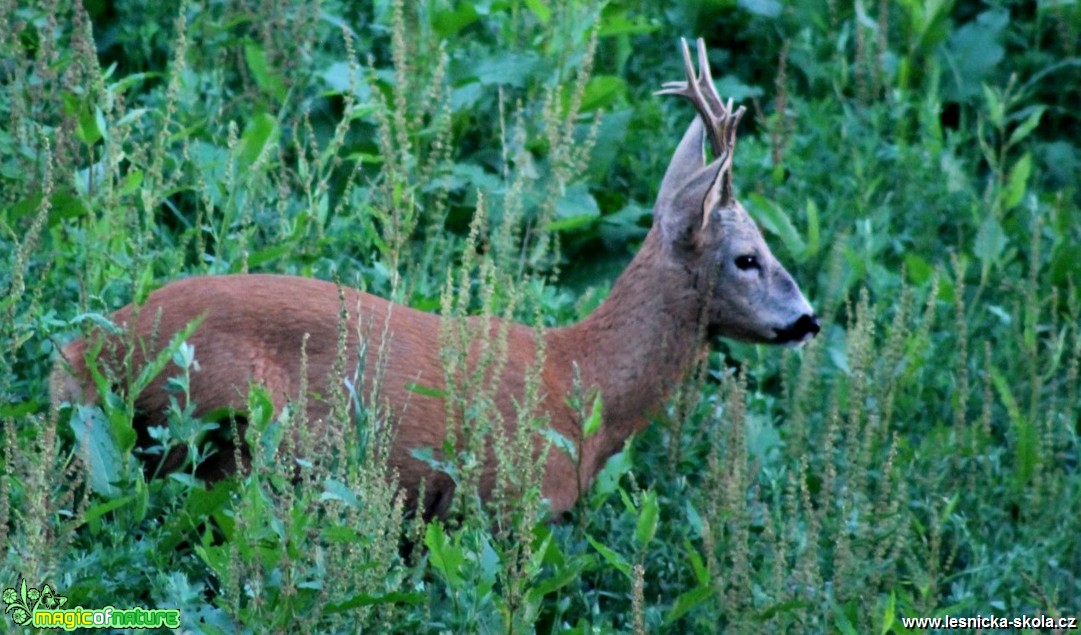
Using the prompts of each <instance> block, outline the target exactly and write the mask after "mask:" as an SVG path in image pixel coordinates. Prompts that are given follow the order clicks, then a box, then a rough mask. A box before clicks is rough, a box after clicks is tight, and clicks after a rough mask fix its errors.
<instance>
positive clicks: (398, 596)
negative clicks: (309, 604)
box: [323, 591, 426, 613]
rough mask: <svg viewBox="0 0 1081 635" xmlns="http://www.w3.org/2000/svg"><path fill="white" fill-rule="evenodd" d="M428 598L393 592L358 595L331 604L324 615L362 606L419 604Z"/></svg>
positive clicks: (416, 593)
mask: <svg viewBox="0 0 1081 635" xmlns="http://www.w3.org/2000/svg"><path fill="white" fill-rule="evenodd" d="M425 597H426V596H425V595H424V594H423V593H421V592H419V591H413V592H405V591H391V592H390V593H382V594H373V593H358V594H357V595H354V596H353V597H351V598H349V599H348V600H345V601H344V602H330V603H328V604H327V605H326V606H325V607H324V608H323V612H324V613H343V612H345V611H350V610H352V609H357V608H360V607H362V606H374V605H376V604H419V603H420V602H422V601H423V600H424V598H425Z"/></svg>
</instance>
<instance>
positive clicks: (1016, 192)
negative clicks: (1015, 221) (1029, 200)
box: [1004, 152, 1032, 209]
mask: <svg viewBox="0 0 1081 635" xmlns="http://www.w3.org/2000/svg"><path fill="white" fill-rule="evenodd" d="M1030 174H1032V155H1031V154H1029V153H1027V152H1026V153H1025V154H1024V156H1022V157H1021V158H1020V159H1018V160H1017V163H1014V164H1013V169H1011V170H1010V176H1009V179H1008V180H1007V182H1006V199H1005V201H1004V205H1005V209H1012V208H1014V207H1016V206H1017V204H1018V203H1020V202H1021V199H1022V198H1024V196H1025V185H1026V184H1027V183H1028V177H1029V175H1030Z"/></svg>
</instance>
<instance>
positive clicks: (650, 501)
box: [634, 490, 660, 549]
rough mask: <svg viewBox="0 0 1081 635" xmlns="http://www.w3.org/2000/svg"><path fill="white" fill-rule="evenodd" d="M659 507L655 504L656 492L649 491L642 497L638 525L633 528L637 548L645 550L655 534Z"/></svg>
mask: <svg viewBox="0 0 1081 635" xmlns="http://www.w3.org/2000/svg"><path fill="white" fill-rule="evenodd" d="M659 513H660V506H659V505H658V504H657V492H655V491H653V490H649V491H648V492H646V494H645V496H643V497H642V509H641V510H640V511H639V512H638V523H637V524H636V526H635V528H634V539H635V541H637V542H638V546H639V547H641V548H642V549H645V548H646V547H647V546H649V542H650V541H651V540H653V536H654V535H655V534H656V533H657V518H658V515H659Z"/></svg>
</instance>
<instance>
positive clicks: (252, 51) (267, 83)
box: [244, 42, 285, 101]
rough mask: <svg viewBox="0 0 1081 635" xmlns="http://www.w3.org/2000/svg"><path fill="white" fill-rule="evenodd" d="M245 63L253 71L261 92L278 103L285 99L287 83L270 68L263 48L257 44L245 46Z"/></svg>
mask: <svg viewBox="0 0 1081 635" xmlns="http://www.w3.org/2000/svg"><path fill="white" fill-rule="evenodd" d="M244 61H245V62H247V63H248V70H249V71H251V75H252V78H254V79H255V85H256V86H258V87H259V90H261V91H263V93H264V94H266V95H269V96H270V97H273V98H274V99H276V100H278V101H281V100H283V99H285V82H283V81H282V78H281V76H280V75H279V74H278V73H277V72H276V71H275V70H273V69H271V68H270V64H269V63H268V62H267V58H266V53H265V52H263V48H262V47H261V46H259V45H258V44H256V43H255V42H248V43H247V44H245V45H244Z"/></svg>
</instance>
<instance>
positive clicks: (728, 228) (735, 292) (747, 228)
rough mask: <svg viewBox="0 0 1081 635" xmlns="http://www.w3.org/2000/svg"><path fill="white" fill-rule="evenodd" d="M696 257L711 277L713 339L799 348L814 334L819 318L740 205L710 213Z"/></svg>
mask: <svg viewBox="0 0 1081 635" xmlns="http://www.w3.org/2000/svg"><path fill="white" fill-rule="evenodd" d="M710 218H711V220H710V222H708V223H707V224H706V226H705V227H703V228H702V229H701V230H700V232H699V234H698V239H699V240H698V241H697V242H698V245H696V247H697V248H696V249H695V252H696V253H697V256H698V257H699V258H701V259H702V260H701V265H702V267H703V269H704V270H705V271H709V272H710V274H711V275H712V276H713V293H712V294H711V297H710V299H709V307H708V315H709V331H710V333H711V334H714V335H720V336H723V337H730V338H733V339H737V340H745V341H750V342H762V343H801V342H804V341H806V340H809V339H810V338H812V337H814V335H815V334H816V333H818V330H819V326H818V319H817V318H816V317H815V315H814V310H813V309H812V308H811V305H810V304H809V303H808V302H807V300H806V298H804V297H803V294H802V293H801V292H800V290H799V287H798V286H796V283H795V281H794V280H793V279H792V276H791V275H790V274H789V273H788V272H787V271H786V270H785V268H784V267H783V266H781V263H780V262H778V261H777V259H776V258H775V257H774V256H773V253H772V252H771V251H770V249H769V246H768V245H766V241H765V240H764V239H763V238H762V233H761V232H760V231H759V230H758V226H757V225H756V224H755V223H754V221H753V220H751V217H750V216H749V215H748V214H747V211H746V210H745V209H744V208H743V206H742V205H740V204H739V202H738V201H735V200H732V201H731V202H730V204H729V205H727V206H725V207H722V208H720V209H714V210H712V212H711V213H710Z"/></svg>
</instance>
